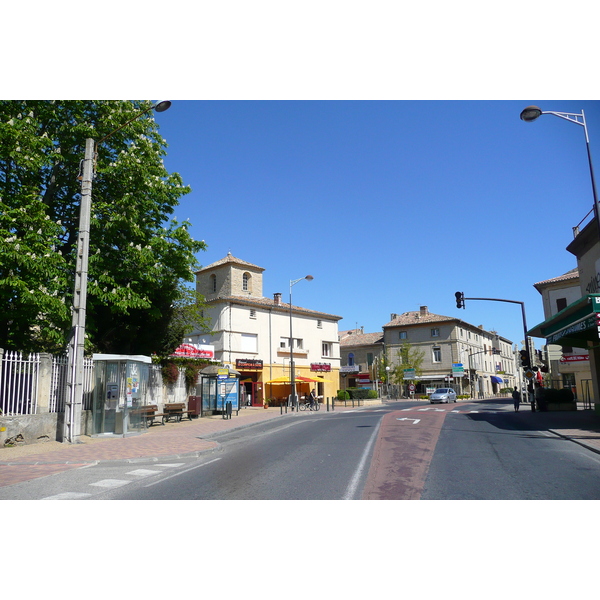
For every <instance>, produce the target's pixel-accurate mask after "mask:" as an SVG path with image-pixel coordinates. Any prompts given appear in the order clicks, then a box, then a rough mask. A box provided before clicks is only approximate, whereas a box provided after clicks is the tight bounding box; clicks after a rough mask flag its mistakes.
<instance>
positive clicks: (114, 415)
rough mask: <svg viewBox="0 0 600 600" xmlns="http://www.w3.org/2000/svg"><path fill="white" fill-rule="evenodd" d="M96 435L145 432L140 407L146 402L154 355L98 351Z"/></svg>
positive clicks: (96, 358) (96, 366) (93, 411)
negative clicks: (131, 354)
mask: <svg viewBox="0 0 600 600" xmlns="http://www.w3.org/2000/svg"><path fill="white" fill-rule="evenodd" d="M93 359H94V377H95V385H94V401H93V409H92V435H118V436H126V435H128V434H134V433H141V432H142V431H144V430H145V429H146V422H145V419H143V418H140V417H139V416H137V415H136V410H135V409H136V408H139V407H140V406H143V405H144V404H145V395H146V389H147V386H148V376H149V372H150V364H151V363H152V359H151V358H150V357H149V356H129V355H124V354H94V355H93Z"/></svg>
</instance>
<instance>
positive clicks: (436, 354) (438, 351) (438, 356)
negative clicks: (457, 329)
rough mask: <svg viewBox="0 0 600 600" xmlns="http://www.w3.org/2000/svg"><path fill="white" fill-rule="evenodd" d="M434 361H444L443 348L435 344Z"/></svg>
mask: <svg viewBox="0 0 600 600" xmlns="http://www.w3.org/2000/svg"><path fill="white" fill-rule="evenodd" d="M432 350H433V356H432V359H433V362H434V363H439V362H442V349H441V348H440V347H439V346H434V347H433V349H432Z"/></svg>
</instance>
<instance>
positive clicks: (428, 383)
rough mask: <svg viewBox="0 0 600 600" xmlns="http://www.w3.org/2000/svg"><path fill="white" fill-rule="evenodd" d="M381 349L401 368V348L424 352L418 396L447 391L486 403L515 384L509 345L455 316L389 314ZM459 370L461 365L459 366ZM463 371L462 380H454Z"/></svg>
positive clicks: (423, 309) (424, 312) (421, 311)
mask: <svg viewBox="0 0 600 600" xmlns="http://www.w3.org/2000/svg"><path fill="white" fill-rule="evenodd" d="M383 332H384V344H385V349H386V352H387V357H388V361H389V362H390V364H391V365H392V366H396V365H398V364H400V363H401V358H400V349H401V347H402V345H403V344H406V343H409V344H410V345H411V346H412V348H414V349H416V350H420V351H422V352H423V353H424V359H423V363H422V365H421V368H422V371H423V373H422V375H421V376H420V377H419V378H418V383H417V389H416V393H417V394H420V393H421V394H426V393H428V392H430V391H432V390H433V389H434V388H436V387H452V388H454V389H455V390H456V392H457V393H458V394H469V395H471V397H476V398H485V397H489V396H493V395H495V394H497V393H498V392H499V391H500V390H501V389H503V388H512V387H513V386H514V385H518V384H517V380H516V375H517V373H516V371H517V369H516V362H515V349H514V348H513V345H512V342H511V341H510V340H507V339H506V338H503V337H501V336H499V335H498V334H497V333H496V332H494V331H485V330H484V329H483V326H478V327H477V326H475V325H471V324H470V323H466V322H465V321H462V320H460V319H457V318H455V317H446V316H443V315H436V314H434V313H431V312H429V309H428V307H427V306H421V307H420V309H419V310H418V311H409V312H405V313H402V314H392V315H391V320H390V322H389V323H387V324H386V325H384V326H383ZM459 365H460V366H459ZM461 367H462V369H463V370H464V375H463V376H453V375H454V374H456V373H457V372H460V368H461Z"/></svg>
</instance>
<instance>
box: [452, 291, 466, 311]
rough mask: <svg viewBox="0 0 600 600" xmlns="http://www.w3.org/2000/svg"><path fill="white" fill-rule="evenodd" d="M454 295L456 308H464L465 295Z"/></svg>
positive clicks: (457, 293)
mask: <svg viewBox="0 0 600 600" xmlns="http://www.w3.org/2000/svg"><path fill="white" fill-rule="evenodd" d="M454 295H455V296H456V308H464V307H465V293H464V292H456V293H455V294H454Z"/></svg>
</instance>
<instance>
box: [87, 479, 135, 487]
mask: <svg viewBox="0 0 600 600" xmlns="http://www.w3.org/2000/svg"><path fill="white" fill-rule="evenodd" d="M128 483H131V481H125V480H124V479H102V480H101V481H97V482H96V483H90V485H94V486H96V487H105V488H113V487H121V486H122V485H127V484H128Z"/></svg>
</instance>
